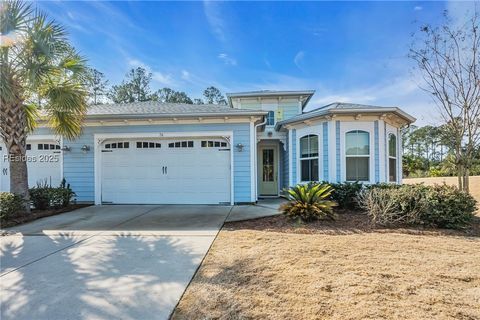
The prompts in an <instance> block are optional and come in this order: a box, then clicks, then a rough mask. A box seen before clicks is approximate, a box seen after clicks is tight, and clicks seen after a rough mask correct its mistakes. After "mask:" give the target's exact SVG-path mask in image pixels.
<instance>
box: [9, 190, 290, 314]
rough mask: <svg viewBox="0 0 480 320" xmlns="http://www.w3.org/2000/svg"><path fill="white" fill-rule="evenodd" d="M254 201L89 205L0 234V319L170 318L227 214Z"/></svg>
mask: <svg viewBox="0 0 480 320" xmlns="http://www.w3.org/2000/svg"><path fill="white" fill-rule="evenodd" d="M281 202H282V201H281V200H279V199H268V200H261V201H259V203H258V204H257V205H253V206H234V207H231V206H198V205H192V206H187V205H182V206H173V205H170V206H158V205H122V206H120V205H118V206H114V205H111V206H92V207H86V208H82V209H79V210H75V211H72V212H69V213H64V214H61V215H57V216H52V217H48V218H43V219H39V220H36V221H33V222H31V223H28V224H25V225H22V226H18V227H14V228H11V229H9V231H16V232H17V233H16V234H15V235H9V236H5V237H0V290H1V291H0V305H1V313H0V319H2V320H7V319H19V320H21V319H28V320H30V319H52V320H56V319H59V320H60V319H61V320H63V319H69V320H75V319H167V318H168V317H169V315H170V313H171V312H172V311H173V309H174V308H175V305H176V304H177V302H178V300H179V299H180V297H181V295H182V294H183V292H184V291H185V289H186V287H187V285H188V283H189V282H190V280H191V279H192V277H193V275H194V273H195V271H196V269H197V268H198V266H199V265H200V263H201V261H202V259H203V257H204V256H205V254H206V253H207V251H208V249H209V247H210V245H211V244H212V242H213V240H214V238H215V236H216V235H217V233H218V232H219V230H220V228H221V227H222V225H223V223H224V222H225V220H226V219H227V217H228V221H238V220H245V219H251V218H259V217H262V216H269V215H274V214H278V211H277V208H278V206H279V204H280V203H281Z"/></svg>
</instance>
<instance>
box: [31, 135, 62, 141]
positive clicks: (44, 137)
mask: <svg viewBox="0 0 480 320" xmlns="http://www.w3.org/2000/svg"><path fill="white" fill-rule="evenodd" d="M61 138H62V137H61V136H56V135H54V134H32V135H31V136H27V141H39V140H53V141H60V140H61Z"/></svg>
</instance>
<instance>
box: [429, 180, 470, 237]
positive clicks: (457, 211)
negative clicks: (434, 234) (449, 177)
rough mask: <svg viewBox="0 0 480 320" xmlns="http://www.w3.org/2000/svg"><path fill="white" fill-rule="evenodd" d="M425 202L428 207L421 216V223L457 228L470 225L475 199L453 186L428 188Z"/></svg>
mask: <svg viewBox="0 0 480 320" xmlns="http://www.w3.org/2000/svg"><path fill="white" fill-rule="evenodd" d="M426 200H427V203H428V205H429V207H428V210H427V211H425V212H424V213H423V215H422V221H423V222H424V224H426V225H431V226H436V227H440V228H459V227H463V226H466V225H468V224H469V223H471V222H472V220H473V217H474V216H475V210H476V201H475V199H474V198H473V197H472V196H471V195H470V194H468V193H466V192H464V191H460V190H459V189H458V188H456V187H454V186H448V185H435V186H433V187H430V188H429V191H428V192H427V194H426Z"/></svg>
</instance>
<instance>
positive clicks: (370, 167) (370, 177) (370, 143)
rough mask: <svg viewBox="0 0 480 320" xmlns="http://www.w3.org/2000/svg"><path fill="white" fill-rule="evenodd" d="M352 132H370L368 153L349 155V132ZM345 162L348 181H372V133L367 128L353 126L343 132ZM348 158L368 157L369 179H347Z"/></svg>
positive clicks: (345, 177)
mask: <svg viewBox="0 0 480 320" xmlns="http://www.w3.org/2000/svg"><path fill="white" fill-rule="evenodd" d="M352 132H357V133H358V132H364V133H367V134H368V155H347V134H349V133H352ZM343 141H344V143H343V145H344V147H343V149H344V150H343V162H344V164H345V167H344V180H345V181H347V182H357V181H358V182H362V183H369V182H370V181H372V166H371V160H372V133H371V132H370V131H369V130H365V129H356V128H352V129H349V130H347V131H345V132H344V133H343ZM347 158H368V180H347Z"/></svg>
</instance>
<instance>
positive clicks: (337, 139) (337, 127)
mask: <svg viewBox="0 0 480 320" xmlns="http://www.w3.org/2000/svg"><path fill="white" fill-rule="evenodd" d="M335 143H336V145H335V153H336V157H335V158H336V161H335V162H336V173H337V182H340V181H342V176H341V171H340V121H338V120H337V121H335Z"/></svg>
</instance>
